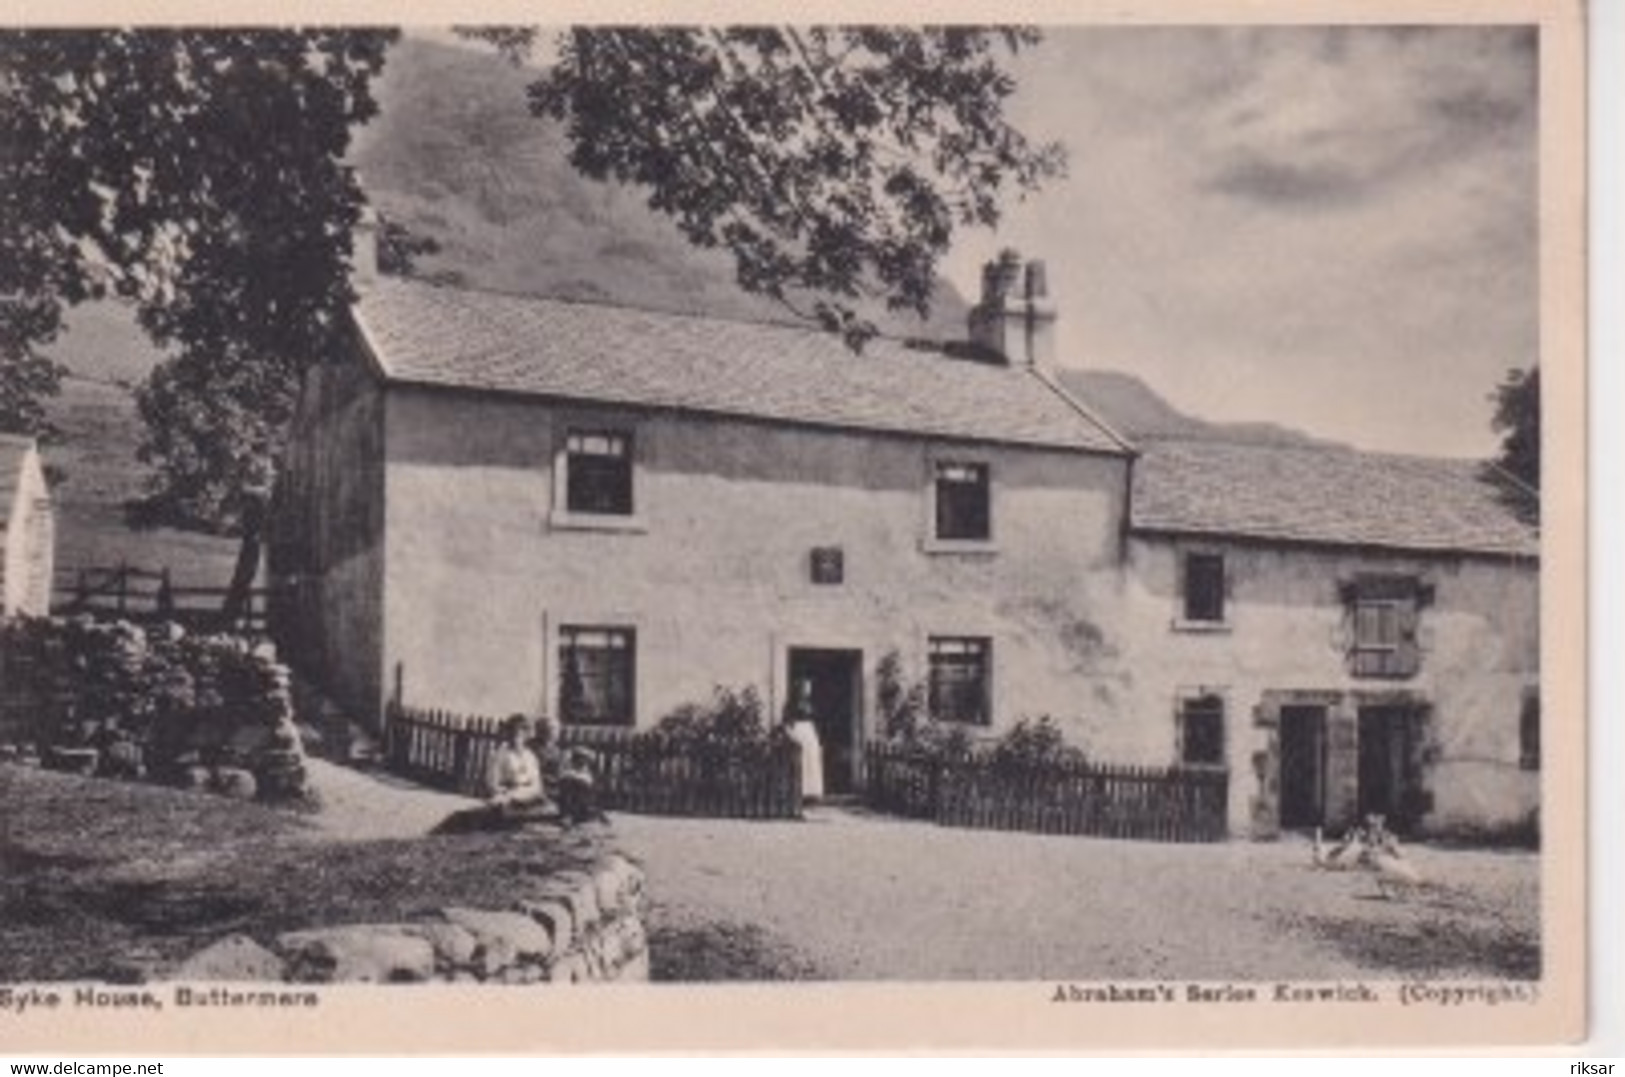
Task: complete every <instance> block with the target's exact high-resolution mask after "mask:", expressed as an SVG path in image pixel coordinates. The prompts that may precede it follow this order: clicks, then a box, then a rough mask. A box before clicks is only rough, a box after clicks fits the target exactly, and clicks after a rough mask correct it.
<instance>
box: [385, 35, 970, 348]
mask: <svg viewBox="0 0 1625 1077" xmlns="http://www.w3.org/2000/svg"><path fill="white" fill-rule="evenodd" d="M526 79H527V75H526V73H525V72H524V71H521V70H519V69H516V68H514V67H511V66H509V65H508V64H505V63H502V62H500V61H498V60H495V59H493V58H492V57H491V56H490V55H489V54H486V53H481V52H475V51H472V50H469V49H463V48H458V47H455V46H451V45H445V44H439V43H433V42H426V41H418V40H412V39H407V40H405V41H403V42H401V44H400V45H399V46H397V47H396V48H395V50H394V51H393V52H391V54H390V58H389V62H388V64H387V65H386V67H385V71H384V78H383V81H382V84H381V86H380V90H379V97H380V100H381V101H382V102H383V111H382V113H381V115H379V116H378V117H377V118H376V119H375V120H374V121H373V122H372V123H370V124H368V126H367V127H366V128H365V129H364V130H362V131H361V132H359V134H358V137H357V140H356V147H355V152H354V157H355V160H356V163H357V165H358V167H359V168H360V169H361V173H362V175H363V177H364V178H365V182H366V186H367V188H368V190H369V191H370V192H372V194H373V196H374V198H375V199H376V200H377V202H378V203H379V204H380V206H381V207H382V208H383V210H384V211H385V212H386V213H389V214H392V215H393V216H395V217H397V218H398V219H400V220H403V221H405V222H406V223H407V224H409V225H410V226H411V227H412V228H413V229H414V230H415V231H419V232H422V233H424V234H427V235H432V236H434V237H435V238H436V239H438V240H439V241H440V242H441V243H442V245H443V252H442V254H441V255H440V256H438V257H433V258H429V259H426V260H425V261H424V263H423V269H424V270H425V271H430V272H432V271H435V270H450V271H454V272H457V273H459V274H461V275H462V276H463V278H464V279H465V280H466V281H467V282H468V283H470V284H474V285H477V286H480V287H487V288H494V289H497V290H501V291H511V292H520V293H525V294H536V295H562V296H570V297H576V298H592V299H605V300H610V301H614V302H620V303H627V304H630V305H633V306H641V307H653V308H657V309H665V310H679V311H694V312H701V313H709V314H716V315H722V316H727V317H740V318H752V319H773V320H781V319H785V318H787V317H788V316H789V315H788V312H787V311H786V310H785V309H784V308H783V307H781V306H778V305H777V304H774V303H772V302H769V301H767V300H762V299H757V298H754V297H751V296H748V295H746V294H745V293H743V292H741V291H740V290H739V288H738V287H737V285H736V284H735V283H734V277H733V263H732V260H731V259H729V258H727V257H726V256H723V255H721V254H719V253H717V252H714V251H700V250H696V249H695V248H694V247H692V246H690V245H689V243H688V242H687V241H686V240H685V239H683V237H682V236H681V235H680V234H679V233H678V231H677V228H676V226H675V225H673V224H672V223H671V222H670V221H669V219H667V218H666V217H665V216H663V215H661V214H658V213H656V212H655V211H653V210H651V209H649V208H648V207H647V206H646V205H645V203H644V199H645V195H643V194H640V193H638V192H637V191H634V190H631V189H629V188H624V187H620V186H618V185H615V184H612V183H597V182H594V181H591V180H588V179H584V178H583V177H581V176H580V175H579V174H577V173H576V172H575V170H574V169H573V168H572V167H571V165H570V163H569V161H568V160H567V159H566V141H565V138H564V134H563V132H562V130H561V129H560V128H559V126H558V125H557V124H555V123H553V122H552V121H549V120H540V119H537V118H535V117H532V116H531V115H530V114H529V112H528V111H527V109H526V107H525V92H524V88H525V82H526ZM867 313H869V314H870V316H872V317H875V318H877V319H879V320H880V323H881V324H882V326H883V328H884V329H885V330H886V331H887V332H889V333H894V334H897V335H902V336H924V337H932V338H957V337H959V336H961V335H963V333H964V326H965V313H966V307H965V303H964V301H963V300H962V299H961V298H960V296H959V295H958V293H957V292H956V291H955V290H954V289H953V288H952V287H951V286H944V287H943V288H941V289H939V292H938V298H937V302H936V305H935V309H934V311H933V314H932V318H931V320H930V322H928V323H924V324H922V323H921V322H920V321H919V319H917V318H915V317H913V316H911V315H893V316H889V317H888V316H886V314H885V312H884V311H881V310H878V309H875V310H870V311H868V312H867Z"/></svg>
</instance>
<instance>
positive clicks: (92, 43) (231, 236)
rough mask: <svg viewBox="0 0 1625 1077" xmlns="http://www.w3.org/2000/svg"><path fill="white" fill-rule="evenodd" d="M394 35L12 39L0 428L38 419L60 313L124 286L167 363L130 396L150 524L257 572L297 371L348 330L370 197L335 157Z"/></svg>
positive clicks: (0, 280)
mask: <svg viewBox="0 0 1625 1077" xmlns="http://www.w3.org/2000/svg"><path fill="white" fill-rule="evenodd" d="M395 36H396V35H395V32H394V31H387V30H369V29H350V30H329V29H318V30H303V29H289V30H280V29H279V30H242V31H222V30H74V31H16V32H6V33H3V34H0V147H3V149H0V153H3V154H4V157H3V158H0V189H3V190H4V192H5V194H4V196H3V197H4V198H5V200H6V212H5V213H3V214H0V425H5V426H7V427H9V428H11V429H18V430H29V431H39V430H41V429H42V428H43V426H44V409H43V400H44V398H45V397H47V396H48V395H49V394H50V393H51V392H54V391H55V388H56V382H57V379H58V378H59V377H60V373H61V372H60V370H59V369H58V368H57V367H56V366H55V364H53V363H51V362H49V361H48V360H46V359H44V358H42V357H41V356H40V355H39V351H38V349H39V348H40V347H41V346H42V345H45V344H48V343H50V341H51V340H52V339H53V338H54V337H55V336H56V335H57V334H58V333H59V332H60V331H61V326H62V313H63V310H64V309H65V307H66V306H68V305H72V304H75V303H79V302H83V301H85V300H88V299H97V298H106V297H118V298H121V299H124V300H126V301H129V302H131V303H133V304H135V307H136V310H137V314H138V318H139V320H140V322H141V324H142V326H143V327H144V328H145V329H146V331H147V332H148V334H149V335H151V336H152V338H153V339H154V341H155V342H157V343H158V344H160V345H162V346H165V347H166V348H168V349H170V350H171V352H172V357H171V358H169V359H167V360H166V361H165V362H164V363H162V364H161V365H160V366H159V367H158V369H157V370H156V371H155V372H154V374H153V376H152V379H151V382H150V384H149V385H147V386H146V387H145V388H144V390H143V392H142V394H141V397H140V401H139V403H140V408H141V411H142V414H143V416H144V417H145V418H146V420H147V424H148V434H147V438H146V443H145V445H144V446H143V449H142V455H143V457H144V458H146V459H147V460H148V461H150V462H152V463H153V464H155V465H157V472H156V481H155V484H154V487H153V489H152V490H151V491H150V493H149V496H148V497H147V498H146V499H145V500H144V502H142V504H141V506H140V512H139V514H138V515H139V517H140V518H141V519H142V520H144V521H146V522H149V523H160V522H161V523H172V524H177V525H180V526H188V527H196V528H202V529H205V530H210V531H216V532H223V533H228V534H241V535H242V536H243V537H244V545H243V556H242V557H241V558H240V560H239V565H238V571H237V573H236V580H235V581H234V582H235V583H236V585H237V586H236V588H235V589H234V595H233V597H232V598H230V599H228V611H229V610H230V608H231V607H233V606H234V605H240V603H241V599H242V595H241V592H242V591H243V590H245V589H246V587H247V586H248V584H249V583H250V582H252V579H253V575H254V570H255V568H256V566H257V563H258V532H259V527H260V524H261V522H262V521H263V518H264V511H265V496H266V492H267V491H268V489H269V483H270V478H271V474H272V472H273V470H274V459H275V452H276V447H277V445H278V442H279V439H280V436H281V429H282V425H283V423H284V422H285V419H286V416H287V414H288V409H289V407H290V406H291V400H292V394H293V387H294V385H295V384H296V382H297V377H298V372H299V370H300V368H301V366H302V364H303V363H305V362H308V361H310V360H311V359H312V358H313V357H316V356H320V355H322V354H324V353H325V352H326V351H328V350H329V349H330V347H331V345H333V344H334V343H335V342H336V341H337V339H338V336H339V334H341V333H342V332H344V331H345V328H344V327H345V319H344V312H345V309H346V307H347V305H348V303H349V302H350V301H351V299H352V298H353V296H352V293H351V291H350V288H349V284H348V278H347V264H348V260H349V255H350V235H351V230H352V226H353V225H354V224H355V222H356V219H357V215H358V213H359V212H360V208H361V206H362V203H363V195H362V192H361V189H360V186H359V184H358V183H357V182H356V178H355V175H354V173H353V170H351V169H350V168H349V167H348V166H346V165H345V164H344V161H343V157H344V154H345V152H346V150H347V148H348V145H349V138H350V133H351V130H352V128H353V127H354V126H355V125H357V124H360V123H364V122H365V121H366V120H367V119H368V118H369V117H371V116H372V115H374V114H375V112H376V111H377V105H376V103H375V102H374V100H373V98H372V96H371V92H370V87H371V83H372V80H373V79H374V78H375V77H376V76H377V74H378V73H379V72H380V70H381V69H382V65H383V62H384V56H385V50H386V48H387V47H388V45H389V43H390V42H391V41H392V40H393V39H394V37H395Z"/></svg>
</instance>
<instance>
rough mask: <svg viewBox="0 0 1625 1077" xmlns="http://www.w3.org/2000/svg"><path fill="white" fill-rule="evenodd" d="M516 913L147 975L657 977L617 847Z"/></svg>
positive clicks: (347, 930)
mask: <svg viewBox="0 0 1625 1077" xmlns="http://www.w3.org/2000/svg"><path fill="white" fill-rule="evenodd" d="M533 885H534V888H533V889H531V890H529V891H528V892H526V893H524V894H522V895H519V896H516V897H515V898H514V900H513V901H512V902H511V903H510V904H509V906H508V907H507V908H505V909H472V908H465V907H460V906H451V907H447V908H442V909H437V910H435V911H434V912H432V913H429V914H427V915H424V916H422V917H420V918H417V919H413V920H410V921H405V922H402V923H374V924H341V925H334V926H327V927H319V928H310V929H307V930H303V931H291V932H287V933H285V934H282V935H278V936H277V937H276V938H275V939H271V940H267V942H268V945H265V944H262V943H261V942H260V941H258V940H255V939H251V938H249V937H248V936H246V935H232V936H228V937H227V938H224V939H221V940H219V941H217V942H215V943H213V944H211V945H210V946H208V947H206V948H205V949H203V950H200V951H199V952H197V953H196V954H193V955H192V956H191V957H190V958H188V959H186V960H185V961H183V962H181V963H180V964H178V965H175V966H173V967H169V968H164V969H149V970H145V971H144V972H143V973H142V974H141V976H140V978H142V979H162V980H170V981H194V982H207V981H219V980H229V981H236V982H244V981H281V982H291V983H429V982H442V983H496V984H535V983H612V982H623V983H637V982H643V981H647V980H648V978H649V946H648V939H647V936H646V935H645V932H644V927H643V872H642V870H641V869H640V868H639V867H637V865H635V864H633V863H632V862H631V861H629V860H627V859H626V858H624V857H622V856H619V855H615V854H611V855H609V856H607V857H605V858H604V859H603V860H601V861H600V862H599V863H598V864H597V865H595V866H594V867H593V868H592V869H591V870H590V871H576V872H565V873H561V874H559V875H556V876H552V877H550V878H547V879H541V880H537V881H536V882H535V883H534V884H533Z"/></svg>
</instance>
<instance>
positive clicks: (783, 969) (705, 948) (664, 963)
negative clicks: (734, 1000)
mask: <svg viewBox="0 0 1625 1077" xmlns="http://www.w3.org/2000/svg"><path fill="white" fill-rule="evenodd" d="M648 930H649V957H650V963H649V979H650V980H652V981H654V982H656V983H661V982H665V983H721V982H726V981H730V980H731V981H756V982H760V981H764V980H820V979H827V978H828V977H827V976H826V975H825V974H824V973H823V972H822V971H821V970H820V969H819V968H818V966H817V965H816V964H814V963H813V962H812V961H811V960H809V959H808V958H807V957H806V956H805V955H804V954H802V953H801V952H800V951H799V950H797V949H795V948H794V947H792V946H791V945H790V944H788V943H786V942H783V941H782V940H779V939H777V938H774V937H773V936H772V935H770V934H769V933H768V932H766V931H765V930H763V929H762V928H760V927H758V926H756V925H755V924H742V923H732V922H724V921H714V920H713V921H702V922H692V923H688V922H675V923H674V922H668V921H666V920H665V919H664V918H663V917H662V916H661V915H660V911H659V909H658V908H657V909H655V910H653V911H651V913H650V915H649V922H648Z"/></svg>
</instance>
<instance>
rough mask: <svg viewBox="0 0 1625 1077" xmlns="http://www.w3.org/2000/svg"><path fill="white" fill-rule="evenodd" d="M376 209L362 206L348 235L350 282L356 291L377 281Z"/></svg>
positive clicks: (377, 229) (377, 224) (377, 231)
mask: <svg viewBox="0 0 1625 1077" xmlns="http://www.w3.org/2000/svg"><path fill="white" fill-rule="evenodd" d="M378 233H379V223H378V211H377V210H375V209H373V208H372V207H371V206H362V207H361V215H360V216H358V217H357V218H356V222H355V230H354V231H353V232H352V233H351V235H350V283H351V284H352V285H353V286H354V287H355V290H356V291H358V292H363V291H366V290H367V289H368V288H370V287H372V286H373V285H374V284H377V283H378Z"/></svg>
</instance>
